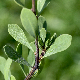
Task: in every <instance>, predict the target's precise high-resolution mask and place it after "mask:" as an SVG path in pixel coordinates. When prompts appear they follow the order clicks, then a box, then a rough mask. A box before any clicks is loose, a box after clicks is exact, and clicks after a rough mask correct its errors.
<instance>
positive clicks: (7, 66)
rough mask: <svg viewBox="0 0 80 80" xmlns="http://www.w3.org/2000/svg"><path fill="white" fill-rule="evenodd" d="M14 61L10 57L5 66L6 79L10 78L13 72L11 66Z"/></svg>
mask: <svg viewBox="0 0 80 80" xmlns="http://www.w3.org/2000/svg"><path fill="white" fill-rule="evenodd" d="M11 63H12V59H10V58H8V59H7V61H6V64H5V67H4V78H5V80H10V77H11V73H10V66H11Z"/></svg>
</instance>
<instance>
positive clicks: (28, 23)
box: [20, 8, 38, 37]
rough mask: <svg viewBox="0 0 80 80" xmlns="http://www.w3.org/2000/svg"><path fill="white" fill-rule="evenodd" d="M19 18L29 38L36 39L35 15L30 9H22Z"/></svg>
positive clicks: (36, 25)
mask: <svg viewBox="0 0 80 80" xmlns="http://www.w3.org/2000/svg"><path fill="white" fill-rule="evenodd" d="M20 18H21V22H22V25H23V27H24V28H25V30H26V31H27V32H28V33H29V34H30V35H31V36H33V37H36V35H37V34H38V24H37V18H36V16H35V14H34V13H33V12H32V11H31V10H30V9H26V8H23V9H22V11H21V16H20Z"/></svg>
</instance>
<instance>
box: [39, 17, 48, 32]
mask: <svg viewBox="0 0 80 80" xmlns="http://www.w3.org/2000/svg"><path fill="white" fill-rule="evenodd" d="M38 26H39V31H40V30H41V29H42V28H45V30H47V23H46V20H45V18H44V17H43V16H39V18H38Z"/></svg>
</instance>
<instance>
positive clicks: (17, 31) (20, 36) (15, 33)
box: [8, 24, 33, 51]
mask: <svg viewBox="0 0 80 80" xmlns="http://www.w3.org/2000/svg"><path fill="white" fill-rule="evenodd" d="M8 32H9V34H10V35H11V36H12V37H13V38H14V39H15V40H16V41H18V42H20V43H21V44H23V45H25V46H27V47H28V48H29V49H31V50H32V51H33V49H32V47H31V46H30V44H29V42H28V40H27V38H26V36H25V34H24V32H23V30H22V29H21V28H20V27H19V26H18V25H17V24H8Z"/></svg>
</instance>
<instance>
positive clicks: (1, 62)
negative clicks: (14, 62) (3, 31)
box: [0, 56, 6, 75]
mask: <svg viewBox="0 0 80 80" xmlns="http://www.w3.org/2000/svg"><path fill="white" fill-rule="evenodd" d="M5 63H6V59H5V58H4V57H1V56H0V71H1V72H2V74H3V75H4V66H5Z"/></svg>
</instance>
